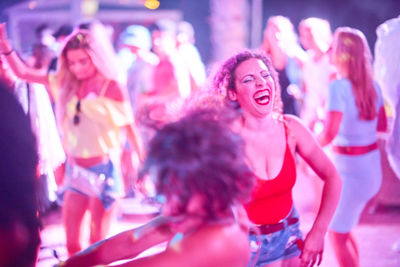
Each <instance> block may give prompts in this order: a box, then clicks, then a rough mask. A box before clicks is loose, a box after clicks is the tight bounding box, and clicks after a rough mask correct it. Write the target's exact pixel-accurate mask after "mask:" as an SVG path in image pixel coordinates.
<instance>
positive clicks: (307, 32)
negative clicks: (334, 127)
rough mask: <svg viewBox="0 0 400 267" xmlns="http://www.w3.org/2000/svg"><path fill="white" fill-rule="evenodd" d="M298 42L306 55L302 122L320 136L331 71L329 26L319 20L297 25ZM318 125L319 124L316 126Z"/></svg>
mask: <svg viewBox="0 0 400 267" xmlns="http://www.w3.org/2000/svg"><path fill="white" fill-rule="evenodd" d="M299 32H300V41H301V44H302V45H303V47H304V49H305V50H306V51H307V57H306V58H305V60H304V62H303V64H302V73H303V91H304V93H303V105H302V108H301V112H300V117H301V119H302V120H303V121H304V122H305V123H306V125H307V126H308V127H310V129H311V130H312V131H313V132H317V133H318V132H321V130H322V123H321V120H323V116H324V114H325V104H326V99H327V96H328V87H329V82H330V79H331V76H332V67H331V64H330V61H329V54H328V50H329V48H330V46H331V42H332V32H331V27H330V25H329V22H328V21H327V20H324V19H320V18H307V19H304V20H302V21H301V22H300V25H299ZM318 121H320V123H319V124H317V125H316V123H317V122H318Z"/></svg>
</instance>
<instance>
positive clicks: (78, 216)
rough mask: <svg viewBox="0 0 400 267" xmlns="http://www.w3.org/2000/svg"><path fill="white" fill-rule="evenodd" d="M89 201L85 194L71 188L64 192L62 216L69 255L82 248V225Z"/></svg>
mask: <svg viewBox="0 0 400 267" xmlns="http://www.w3.org/2000/svg"><path fill="white" fill-rule="evenodd" d="M88 203H89V198H88V197H87V196H85V195H83V194H80V193H77V192H74V191H71V190H66V191H65V193H64V203H63V207H62V217H63V223H64V229H65V235H66V244H67V250H68V255H69V256H72V255H73V254H75V253H77V252H79V251H80V250H81V249H82V247H81V243H80V237H81V226H82V221H83V217H84V215H85V212H86V210H87V208H88Z"/></svg>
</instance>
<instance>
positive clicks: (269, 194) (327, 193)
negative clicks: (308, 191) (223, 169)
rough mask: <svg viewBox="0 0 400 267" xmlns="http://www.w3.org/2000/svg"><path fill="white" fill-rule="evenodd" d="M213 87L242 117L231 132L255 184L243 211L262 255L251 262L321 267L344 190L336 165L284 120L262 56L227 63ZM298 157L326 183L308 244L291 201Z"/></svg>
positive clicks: (289, 118) (273, 77)
mask: <svg viewBox="0 0 400 267" xmlns="http://www.w3.org/2000/svg"><path fill="white" fill-rule="evenodd" d="M214 87H215V89H216V90H217V91H218V92H219V93H221V92H222V93H223V95H225V99H226V102H227V104H228V105H230V106H232V107H233V108H236V109H237V111H238V114H239V116H238V117H237V120H236V121H235V122H234V123H233V124H232V127H233V129H234V130H235V131H236V132H238V133H240V134H241V136H242V137H243V139H244V142H245V151H246V156H247V159H248V163H249V165H250V166H251V169H252V173H253V176H254V177H256V181H257V182H256V186H255V189H254V190H253V192H252V199H251V201H250V202H249V203H248V204H246V205H245V208H246V211H247V214H248V217H249V219H250V221H251V222H252V223H254V224H255V227H256V229H258V230H257V231H255V233H250V237H249V238H250V242H251V244H255V243H256V242H260V241H261V242H262V244H261V250H260V251H259V250H258V249H256V247H257V246H254V248H255V249H254V250H253V251H252V254H253V256H252V257H253V259H252V261H255V258H256V255H257V254H259V257H258V259H257V263H256V266H297V265H299V264H300V265H301V266H313V265H314V264H319V263H320V262H321V260H322V253H323V249H324V238H325V234H326V232H327V229H328V225H329V223H330V220H331V218H332V215H333V213H334V211H335V208H336V205H337V202H338V199H339V195H340V190H341V182H340V178H339V174H338V172H337V171H336V169H335V167H334V165H333V164H332V162H331V161H330V160H329V158H328V157H327V155H326V154H325V153H324V151H323V150H322V148H321V146H320V145H319V144H318V142H317V140H316V139H315V138H314V136H313V135H312V134H311V132H310V130H309V129H308V128H307V127H306V126H305V125H304V124H303V123H302V122H301V121H300V120H299V119H298V118H297V117H295V116H293V115H283V114H282V111H281V110H282V109H281V106H282V103H281V100H280V88H279V82H278V78H277V74H276V71H275V70H274V69H273V67H272V65H271V61H270V59H269V58H267V56H265V55H264V54H263V53H261V52H260V53H259V52H253V51H243V52H241V53H239V54H236V55H234V56H232V57H231V58H229V59H227V60H226V61H225V62H224V63H223V65H222V66H221V68H220V70H219V71H218V72H217V74H216V75H215V77H214ZM295 153H298V154H299V155H300V156H301V157H302V158H303V159H304V160H305V162H307V163H308V164H309V165H310V167H311V168H312V169H313V170H314V171H315V172H316V174H317V175H318V176H319V177H320V178H321V179H322V180H323V181H324V186H323V193H322V201H321V206H320V209H319V211H318V214H317V216H316V219H315V221H314V223H313V224H312V227H311V230H310V231H309V233H308V234H307V235H306V238H305V240H304V243H303V242H302V235H301V232H300V230H299V219H298V214H297V212H296V209H295V207H294V203H293V200H292V188H293V186H294V184H295V181H296V165H295V158H294V157H295ZM251 247H253V246H251ZM300 253H301V255H300ZM299 255H300V259H301V262H300V261H299V257H298V256H299Z"/></svg>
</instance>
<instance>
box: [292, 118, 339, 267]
mask: <svg viewBox="0 0 400 267" xmlns="http://www.w3.org/2000/svg"><path fill="white" fill-rule="evenodd" d="M286 118H287V121H288V125H289V129H290V132H291V133H293V135H294V136H295V139H296V150H297V152H298V153H299V154H300V156H301V157H302V158H303V159H304V160H305V161H306V162H307V164H308V165H309V166H310V167H311V168H312V169H313V170H314V171H315V173H316V174H317V175H318V176H319V177H320V178H321V179H322V180H323V181H324V185H323V191H322V200H321V206H320V208H319V211H318V214H317V217H316V219H315V221H314V223H313V225H312V228H311V230H310V232H309V233H308V234H307V236H306V239H305V241H304V248H303V252H302V255H301V260H302V263H303V264H305V263H307V262H310V261H314V263H318V262H320V261H321V258H322V252H323V248H324V237H325V234H326V232H327V230H328V226H329V223H330V221H331V219H332V216H333V213H334V212H335V209H336V206H337V203H338V201H339V197H340V192H341V180H340V176H339V173H338V172H337V170H336V168H335V166H334V165H333V163H332V162H331V160H330V159H329V158H328V156H327V155H326V154H325V152H324V151H323V150H322V148H321V146H320V145H319V144H318V142H317V140H316V138H315V137H314V136H313V135H312V133H311V132H310V130H309V129H308V128H307V127H305V126H304V124H303V123H302V122H301V121H300V120H299V119H298V118H297V117H294V116H286ZM311 266H312V265H311Z"/></svg>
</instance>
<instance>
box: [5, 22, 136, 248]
mask: <svg viewBox="0 0 400 267" xmlns="http://www.w3.org/2000/svg"><path fill="white" fill-rule="evenodd" d="M105 42H106V40H104V35H97V32H96V30H94V29H90V30H89V31H88V30H76V31H75V32H74V33H73V34H71V35H70V36H69V37H68V40H67V41H66V43H65V46H64V47H63V49H62V52H61V54H60V57H59V62H58V68H57V72H56V73H54V74H53V73H50V74H47V72H43V71H39V70H37V69H34V68H31V67H29V66H27V65H25V64H24V63H23V62H22V61H21V60H20V58H19V57H18V55H17V54H16V52H15V51H14V50H13V48H12V46H11V44H10V42H9V41H8V38H7V34H6V30H5V24H4V23H3V24H0V52H1V53H3V55H4V58H5V59H6V60H7V62H8V64H9V66H10V67H11V69H12V70H13V72H14V73H15V74H16V75H17V76H18V77H19V78H21V79H24V80H26V81H29V82H37V83H42V84H45V85H48V87H49V88H50V91H51V93H52V94H53V98H54V100H55V103H56V106H55V107H56V115H57V122H58V125H59V127H60V130H61V135H62V141H63V146H64V149H65V152H66V154H67V165H66V174H65V183H64V186H65V193H64V199H63V201H64V202H63V207H62V208H63V222H64V228H65V232H66V241H67V244H66V245H67V250H68V254H69V255H72V254H74V253H76V252H78V251H80V250H81V249H82V243H81V242H82V241H81V225H82V222H83V217H84V215H85V213H86V211H90V215H91V221H90V240H89V242H90V244H92V243H95V242H97V241H99V240H101V239H103V238H104V237H105V236H106V234H107V231H108V228H109V225H110V222H111V219H112V215H113V214H114V213H113V210H114V208H115V207H116V200H117V199H118V196H119V194H120V191H121V178H120V176H119V174H118V173H117V171H116V168H115V167H114V166H115V163H113V160H112V159H113V158H112V153H113V151H114V150H119V149H120V148H121V142H120V139H119V133H120V131H125V132H126V134H127V136H128V138H130V141H131V143H132V144H133V146H134V147H135V149H136V151H138V154H139V157H141V156H142V154H141V153H142V147H141V141H140V137H139V135H138V132H137V129H136V128H135V124H134V120H133V115H132V110H131V108H130V104H129V101H128V99H127V96H126V94H125V92H126V91H125V90H124V88H123V87H122V86H123V85H121V84H120V83H119V82H118V73H116V71H117V70H118V68H117V66H114V65H113V63H114V62H116V60H113V58H109V57H110V56H112V54H109V53H108V52H111V51H107V50H106V49H107V48H106V47H103V44H104V43H105ZM103 48H104V49H103ZM114 56H115V55H114Z"/></svg>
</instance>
